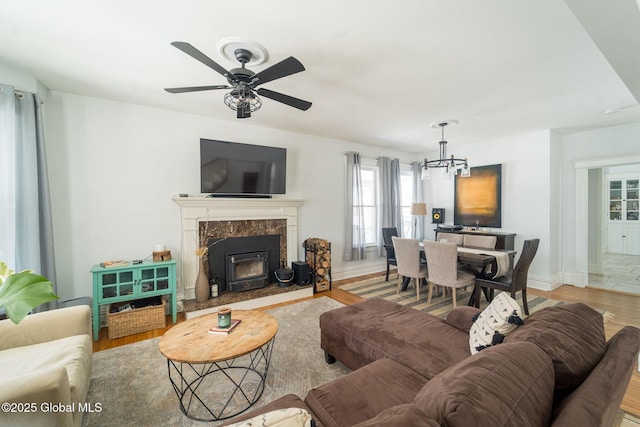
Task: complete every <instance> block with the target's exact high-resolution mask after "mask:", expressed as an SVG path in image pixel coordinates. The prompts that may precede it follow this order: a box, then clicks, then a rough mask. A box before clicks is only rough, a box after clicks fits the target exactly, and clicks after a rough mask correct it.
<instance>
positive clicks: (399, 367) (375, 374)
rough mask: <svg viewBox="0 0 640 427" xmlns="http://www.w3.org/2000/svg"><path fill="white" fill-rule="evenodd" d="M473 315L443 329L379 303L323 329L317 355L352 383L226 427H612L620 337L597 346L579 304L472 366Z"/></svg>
mask: <svg viewBox="0 0 640 427" xmlns="http://www.w3.org/2000/svg"><path fill="white" fill-rule="evenodd" d="M478 312H479V310H478V309H475V308H472V307H458V308H457V309H455V310H453V311H452V312H451V313H450V314H449V315H448V316H447V318H446V320H442V319H440V318H438V317H436V316H432V315H430V314H428V313H424V312H421V311H418V310H414V309H411V308H407V307H404V306H401V305H399V304H395V303H391V302H388V301H385V300H381V299H373V300H366V301H363V302H360V303H358V304H354V305H350V306H345V307H342V308H339V309H336V310H331V311H329V312H327V313H324V314H322V315H321V317H320V328H321V347H322V348H323V349H324V350H325V352H326V355H327V356H326V357H327V361H328V362H332V361H334V360H335V359H338V360H340V361H341V362H342V363H344V364H345V365H346V366H348V367H349V368H351V369H353V372H351V373H350V374H348V375H345V376H344V377H342V378H339V379H337V380H335V381H332V382H330V383H328V384H325V385H322V386H320V387H318V388H316V389H313V390H310V391H309V393H308V394H307V396H306V398H305V400H304V401H302V400H301V399H300V398H298V397H297V396H293V395H288V396H284V397H283V398H281V399H278V400H276V401H274V402H271V403H270V404H268V405H267V406H265V407H263V408H260V409H257V410H255V411H253V412H250V413H248V414H246V415H244V416H242V417H239V418H237V419H236V420H234V421H239V420H241V419H247V418H250V417H253V416H255V415H256V414H258V413H263V412H266V411H269V410H273V409H277V408H285V407H294V406H295V407H301V408H305V409H307V410H308V411H309V412H310V413H311V414H312V415H313V416H314V419H315V420H316V422H317V425H320V426H326V427H337V426H341V427H346V426H349V427H353V426H358V427H368V426H471V425H472V426H487V427H489V426H490V427H495V426H576V425H580V426H607V427H609V426H611V425H612V423H613V420H614V419H615V417H616V415H617V412H618V408H619V406H620V402H621V401H622V398H623V396H624V393H625V390H626V387H627V384H628V382H629V379H630V376H631V373H632V372H633V369H634V365H635V362H636V359H637V355H638V350H639V349H640V330H639V329H637V328H634V327H630V326H627V327H625V328H623V329H622V330H621V331H620V332H618V333H617V334H616V335H614V336H613V337H612V338H611V339H610V340H609V341H608V342H607V341H606V340H605V335H604V324H603V319H602V316H601V315H600V314H599V313H598V312H597V311H595V310H593V309H591V308H589V307H588V306H586V305H584V304H564V305H561V306H556V307H549V308H545V309H542V310H540V311H538V312H536V313H533V314H532V315H531V316H529V317H528V318H526V319H525V322H524V325H522V326H520V327H518V328H517V329H516V330H515V331H513V332H511V333H510V334H509V335H507V336H506V338H505V340H504V342H503V343H502V344H499V345H495V346H492V347H489V348H486V349H484V350H482V351H480V352H479V353H477V354H475V355H473V356H471V352H470V349H469V335H468V331H469V329H470V327H471V324H472V317H473V316H474V315H475V314H477V313H478Z"/></svg>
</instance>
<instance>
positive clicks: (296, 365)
mask: <svg viewBox="0 0 640 427" xmlns="http://www.w3.org/2000/svg"><path fill="white" fill-rule="evenodd" d="M342 306H343V304H341V303H339V302H337V301H335V300H333V299H331V298H328V297H321V298H316V299H312V300H308V301H303V302H300V303H296V304H291V305H287V306H284V307H279V308H276V309H273V310H269V311H268V313H269V314H271V315H272V316H273V317H275V318H276V319H277V320H278V324H279V327H278V333H277V335H276V340H275V343H274V349H273V354H272V357H271V365H270V367H269V373H268V375H267V381H266V386H265V390H264V393H263V394H262V397H261V398H260V400H259V401H258V402H257V403H256V405H255V406H254V407H255V408H257V407H260V406H263V405H265V404H267V403H269V402H271V401H272V400H275V399H277V398H279V397H281V396H284V395H285V394H288V393H293V394H297V395H298V396H299V397H301V398H304V397H305V396H306V394H307V392H308V391H309V390H310V389H311V388H313V387H317V386H320V385H322V384H325V383H327V382H329V381H331V380H334V379H336V378H339V377H341V376H343V375H345V374H347V373H349V372H351V370H350V369H348V368H347V367H345V366H344V365H342V364H341V363H339V362H338V363H335V364H333V365H327V364H326V362H325V360H324V352H323V351H322V349H321V348H320V327H319V323H318V318H319V316H320V314H321V313H323V312H325V311H327V310H331V309H334V308H338V307H342ZM158 341H159V338H154V339H150V340H146V341H140V342H137V343H134V344H129V345H125V346H122V347H118V348H114V349H110V350H105V351H100V352H98V353H94V355H93V372H92V375H91V386H90V388H89V396H88V397H87V402H91V403H92V405H93V406H95V404H97V403H100V404H101V406H102V410H101V411H100V412H94V413H85V415H84V419H83V422H82V425H83V426H136V427H142V426H169V425H170V426H203V425H207V426H216V425H219V424H222V422H213V423H202V422H198V421H194V420H191V419H189V418H187V417H186V416H184V415H183V414H182V412H181V411H180V407H179V405H178V398H177V397H176V394H175V393H174V391H173V388H172V386H171V383H170V382H169V379H168V376H167V360H166V359H165V358H164V357H163V356H162V354H160V351H159V350H158ZM205 392H209V390H207V391H205ZM210 392H211V393H214V392H217V393H220V392H222V393H225V391H224V390H221V389H218V387H211V390H210ZM210 397H211V398H214V396H210Z"/></svg>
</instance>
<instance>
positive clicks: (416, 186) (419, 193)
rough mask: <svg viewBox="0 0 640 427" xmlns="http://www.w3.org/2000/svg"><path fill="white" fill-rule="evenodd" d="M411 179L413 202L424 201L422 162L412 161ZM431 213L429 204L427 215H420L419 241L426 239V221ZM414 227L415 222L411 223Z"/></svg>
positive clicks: (418, 224)
mask: <svg viewBox="0 0 640 427" xmlns="http://www.w3.org/2000/svg"><path fill="white" fill-rule="evenodd" d="M411 179H412V180H413V186H412V187H413V194H412V195H411V196H412V200H411V203H424V192H423V187H422V164H421V163H411ZM430 217H431V215H430V214H429V206H427V216H426V217H418V222H417V226H416V238H417V239H418V240H419V241H422V240H424V236H425V235H426V234H425V230H424V223H425V220H426V219H427V218H430ZM411 226H412V227H413V222H412V224H411Z"/></svg>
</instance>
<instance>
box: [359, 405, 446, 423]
mask: <svg viewBox="0 0 640 427" xmlns="http://www.w3.org/2000/svg"><path fill="white" fill-rule="evenodd" d="M380 426H384V427H409V426H410V427H419V426H424V427H439V426H440V424H438V423H437V422H435V421H434V420H432V419H431V418H429V417H428V416H427V414H425V413H424V412H422V411H421V410H420V409H419V408H418V407H417V406H416V405H415V403H405V404H402V405H396V406H394V407H392V408H389V409H386V410H384V411H382V412H380V413H379V414H378V415H376V416H375V417H373V418H371V419H368V420H367V421H364V422H361V423H360V424H356V425H355V426H354V427H380Z"/></svg>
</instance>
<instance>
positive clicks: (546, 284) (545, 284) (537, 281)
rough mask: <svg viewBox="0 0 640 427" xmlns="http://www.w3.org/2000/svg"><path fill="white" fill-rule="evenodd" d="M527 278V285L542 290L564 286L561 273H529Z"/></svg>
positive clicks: (548, 290) (551, 289)
mask: <svg viewBox="0 0 640 427" xmlns="http://www.w3.org/2000/svg"><path fill="white" fill-rule="evenodd" d="M527 279H528V280H527V287H529V288H533V289H539V290H541V291H547V292H550V291H553V290H554V289H558V288H559V287H560V286H562V275H561V274H560V273H556V274H554V275H551V276H535V275H529V277H528V278H527Z"/></svg>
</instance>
